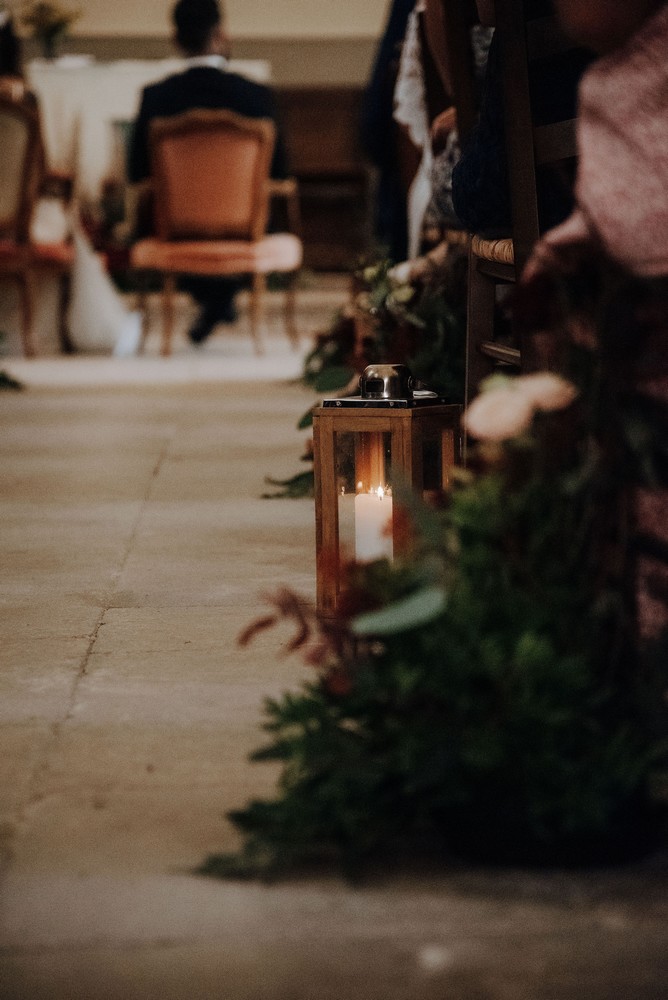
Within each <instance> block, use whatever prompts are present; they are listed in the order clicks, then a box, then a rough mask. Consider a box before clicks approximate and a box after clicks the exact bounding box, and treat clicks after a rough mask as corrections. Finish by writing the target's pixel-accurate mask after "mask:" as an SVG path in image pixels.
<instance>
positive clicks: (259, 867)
mask: <svg viewBox="0 0 668 1000" xmlns="http://www.w3.org/2000/svg"><path fill="white" fill-rule="evenodd" d="M622 292H623V289H622ZM614 313H615V310H611V311H610V314H611V315H614ZM622 318H623V317H622ZM611 330H612V334H614V336H612V338H611V339H607V336H606V335H607V333H608V330H607V327H605V326H604V327H603V329H602V330H601V331H599V332H600V337H601V340H600V342H599V343H598V344H597V345H596V347H595V349H591V348H590V347H587V348H578V349H574V350H572V351H571V356H570V366H571V371H572V372H573V373H576V374H575V376H574V377H575V378H576V382H577V385H578V387H579V389H580V396H579V399H578V400H577V401H576V402H575V403H571V404H570V405H569V406H568V407H567V408H566V409H563V410H559V411H558V412H553V413H549V412H542V410H541V409H540V407H539V408H538V412H537V415H535V417H534V419H533V423H532V424H531V427H530V429H529V431H523V432H522V433H520V434H518V436H516V437H514V438H511V439H508V440H505V441H503V442H490V441H482V442H481V444H480V445H479V446H478V448H477V449H476V450H475V451H474V452H473V454H472V456H471V459H470V462H469V465H468V467H467V469H466V470H459V471H458V473H457V475H456V477H455V485H454V487H453V489H452V491H451V495H450V497H449V500H448V503H447V505H446V506H445V507H444V508H442V509H439V510H431V509H428V508H426V507H424V506H423V505H422V503H421V501H418V500H417V499H416V498H412V497H410V496H406V495H403V496H399V495H397V496H396V502H397V503H399V502H400V501H401V503H402V505H403V506H404V507H405V508H406V509H407V510H408V511H409V514H410V518H411V521H412V524H413V529H414V533H415V538H416V540H415V547H414V549H413V551H412V552H411V554H410V556H405V557H403V558H398V559H395V561H394V562H393V563H388V562H386V561H379V562H376V563H371V564H368V565H352V566H350V567H349V570H348V578H347V586H346V588H345V591H344V594H343V598H342V601H341V606H340V609H339V612H338V614H337V616H336V617H335V618H333V619H322V620H320V619H319V618H318V616H317V615H316V613H315V611H314V609H312V608H308V607H306V606H305V604H304V602H303V601H301V600H300V599H299V598H297V597H296V596H295V595H293V594H290V593H286V592H281V593H280V594H279V595H277V597H276V601H275V609H274V612H273V613H272V614H269V615H267V616H266V617H265V618H263V619H262V620H261V621H259V622H257V623H254V624H253V625H252V626H251V627H250V628H249V629H248V630H247V631H246V634H245V635H244V637H243V641H249V639H250V638H252V636H253V635H254V634H255V633H256V632H257V631H259V630H260V629H263V628H266V627H269V626H271V625H272V624H273V623H274V622H275V621H277V620H278V619H279V618H285V617H287V618H290V619H292V620H294V622H295V624H296V626H297V630H296V635H295V640H294V642H293V644H292V646H293V648H301V649H302V650H303V653H304V656H305V658H306V660H307V662H309V663H311V664H312V665H313V667H314V677H313V680H312V681H311V682H309V683H307V684H305V685H303V686H302V688H301V689H299V690H297V691H292V692H287V693H285V694H284V695H283V696H282V697H281V698H279V699H273V700H269V701H268V702H267V704H266V723H265V727H264V728H265V730H266V733H267V736H268V742H267V744H266V745H265V746H263V747H262V748H261V749H259V750H258V751H257V752H256V753H255V754H254V755H253V758H252V759H254V760H256V761H277V762H279V763H280V765H281V768H282V770H281V776H280V780H279V786H278V794H277V797H276V798H275V799H273V800H256V801H252V802H250V803H249V804H248V806H247V807H246V808H245V809H242V810H239V811H237V812H234V813H232V814H231V818H232V820H233V821H234V823H235V824H236V825H237V826H238V828H239V829H240V830H241V831H243V833H244V836H245V840H244V846H243V848H242V850H241V851H240V852H239V853H238V854H236V855H228V856H213V857H211V858H209V859H208V860H207V861H206V862H205V863H204V864H203V866H202V867H201V869H200V870H201V871H202V872H204V873H207V874H230V873H234V874H237V875H257V874H258V873H277V872H280V871H282V870H286V869H288V868H290V867H291V866H294V865H297V864H303V863H305V862H312V861H317V862H323V861H326V862H334V863H336V864H338V865H340V866H342V867H343V869H344V870H345V871H346V872H347V873H348V874H350V875H355V874H357V873H359V872H360V871H362V870H363V869H364V867H365V866H367V865H368V864H369V863H370V862H371V861H377V860H378V859H381V858H386V857H387V856H388V854H396V853H397V852H401V851H402V850H410V851H411V852H412V853H413V854H414V853H415V852H416V851H418V850H420V851H429V852H430V853H433V852H436V854H437V856H439V857H442V858H445V859H447V858H450V857H452V855H453V854H454V855H457V856H460V857H464V858H471V859H476V860H477V861H480V860H482V861H485V862H493V863H515V864H541V865H554V864H559V865H564V864H568V865H573V864H595V863H596V864H598V863H609V862H618V861H621V860H627V859H629V858H631V857H633V856H634V855H638V854H641V853H642V852H644V851H647V850H648V849H650V848H651V847H652V846H653V845H654V844H656V843H657V840H658V838H664V841H665V835H666V827H665V805H666V789H665V786H666V775H667V774H668V739H667V736H668V720H667V718H666V716H667V701H666V691H667V690H668V629H667V628H666V627H665V624H664V628H663V631H662V632H659V633H658V634H656V635H655V636H654V637H653V638H652V639H651V642H648V643H645V644H642V643H640V642H639V639H638V632H637V625H636V607H635V593H634V581H635V576H634V573H635V560H636V558H637V555H638V549H637V547H636V537H635V535H634V532H633V523H632V521H631V518H630V510H631V507H632V505H631V503H630V498H631V496H632V491H633V490H634V489H636V487H637V485H638V483H642V484H643V485H644V487H645V488H650V489H656V488H660V489H664V490H665V489H666V487H667V486H668V463H667V462H666V445H665V434H664V430H665V427H666V419H667V416H668V411H667V409H666V406H665V404H664V403H661V402H660V401H659V400H658V399H657V398H654V399H653V400H652V401H651V402H650V401H649V399H648V397H647V396H643V395H642V394H640V393H638V392H635V391H634V390H633V381H632V379H629V378H628V377H620V372H621V371H623V366H624V364H625V357H626V355H624V354H623V352H620V348H619V344H620V337H619V336H618V331H617V327H616V326H615V325H614V324H613V326H612V327H611ZM628 336H629V340H631V339H632V338H631V334H630V333H629V335H628ZM633 347H634V349H637V344H634V345H633ZM564 405H565V404H564ZM639 542H640V544H641V546H642V547H643V549H644V551H649V552H651V553H652V555H653V557H654V558H657V559H658V558H660V559H663V561H664V562H665V563H668V553H667V552H666V551H665V543H663V542H662V540H661V538H658V537H654V536H652V535H647V534H645V535H643V536H642V537H640V539H639ZM655 597H656V599H657V600H662V601H663V607H664V609H665V607H666V605H668V594H667V593H665V591H661V589H660V588H659V589H657V591H656V594H655ZM667 618H668V615H665V614H664V617H663V622H664V623H665V620H666V619H667ZM662 806H663V808H662Z"/></svg>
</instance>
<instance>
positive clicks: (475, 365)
mask: <svg viewBox="0 0 668 1000" xmlns="http://www.w3.org/2000/svg"><path fill="white" fill-rule="evenodd" d="M495 311H496V282H495V280H494V279H493V278H492V277H490V276H488V275H486V274H481V272H480V271H479V270H478V267H477V258H476V256H475V254H473V253H471V252H469V269H468V309H467V323H466V379H465V389H464V391H465V396H464V405H465V406H468V404H469V403H470V402H471V400H472V399H473V397H474V396H476V395H477V393H478V386H479V385H480V383H481V381H482V380H483V379H484V378H485V376H486V375H489V374H490V372H491V370H492V366H491V364H490V362H489V360H488V359H487V358H485V356H484V355H483V354H482V353H481V351H480V345H481V344H483V343H485V342H486V341H490V340H494V316H495Z"/></svg>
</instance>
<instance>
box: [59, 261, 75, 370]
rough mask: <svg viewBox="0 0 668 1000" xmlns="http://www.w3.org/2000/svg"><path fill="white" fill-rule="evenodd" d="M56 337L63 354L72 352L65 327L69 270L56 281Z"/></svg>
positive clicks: (69, 292)
mask: <svg viewBox="0 0 668 1000" xmlns="http://www.w3.org/2000/svg"><path fill="white" fill-rule="evenodd" d="M58 285H59V287H58V339H59V341H60V349H61V351H62V352H63V354H74V351H75V348H74V344H73V343H72V339H71V337H70V331H69V330H68V328H67V308H68V306H69V304H70V294H71V291H72V281H71V275H70V272H69V271H66V272H65V273H64V274H61V275H60V279H59V282H58Z"/></svg>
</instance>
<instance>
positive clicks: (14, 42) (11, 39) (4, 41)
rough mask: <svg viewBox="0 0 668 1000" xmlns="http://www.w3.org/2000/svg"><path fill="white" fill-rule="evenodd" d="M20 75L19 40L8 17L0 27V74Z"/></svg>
mask: <svg viewBox="0 0 668 1000" xmlns="http://www.w3.org/2000/svg"><path fill="white" fill-rule="evenodd" d="M21 75H22V69H21V42H20V41H19V39H18V37H17V35H16V32H15V31H14V22H13V21H12V19H11V17H10V18H9V19H8V20H7V21H5V23H4V24H3V25H2V26H1V27H0V76H21Z"/></svg>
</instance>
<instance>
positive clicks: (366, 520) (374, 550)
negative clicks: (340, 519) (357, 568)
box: [355, 486, 393, 562]
mask: <svg viewBox="0 0 668 1000" xmlns="http://www.w3.org/2000/svg"><path fill="white" fill-rule="evenodd" d="M392 551H393V550H392V497H391V496H389V495H388V494H387V493H386V492H385V490H384V489H383V487H382V486H379V487H378V489H377V490H375V491H373V492H371V493H358V494H357V496H356V497H355V558H356V559H357V560H358V562H372V561H373V560H374V559H391V558H392Z"/></svg>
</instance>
